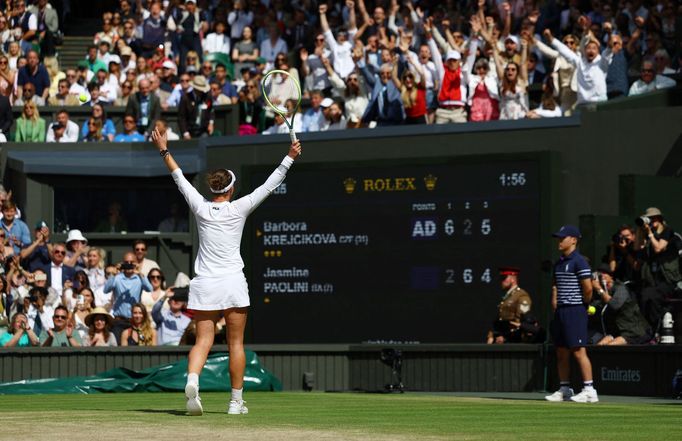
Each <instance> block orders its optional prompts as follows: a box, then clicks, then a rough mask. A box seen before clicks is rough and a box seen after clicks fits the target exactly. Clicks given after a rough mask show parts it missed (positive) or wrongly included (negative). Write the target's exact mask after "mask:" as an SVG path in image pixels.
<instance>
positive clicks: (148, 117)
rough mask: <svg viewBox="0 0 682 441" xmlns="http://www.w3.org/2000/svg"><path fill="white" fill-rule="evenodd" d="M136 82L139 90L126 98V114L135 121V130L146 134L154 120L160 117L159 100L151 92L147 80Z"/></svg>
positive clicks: (152, 125)
mask: <svg viewBox="0 0 682 441" xmlns="http://www.w3.org/2000/svg"><path fill="white" fill-rule="evenodd" d="M138 84H139V92H136V93H134V94H132V95H131V96H130V98H129V99H128V105H127V106H126V114H129V115H132V116H133V117H134V118H135V121H137V131H138V132H140V133H141V134H144V135H145V136H147V135H148V134H149V132H150V130H151V129H152V128H153V127H154V125H155V123H156V120H157V119H159V118H160V117H161V102H160V101H159V98H158V97H157V96H156V95H154V94H153V93H151V85H150V83H149V80H147V79H142V80H140V82H139V83H138Z"/></svg>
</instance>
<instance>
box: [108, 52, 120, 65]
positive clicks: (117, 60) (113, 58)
mask: <svg viewBox="0 0 682 441" xmlns="http://www.w3.org/2000/svg"><path fill="white" fill-rule="evenodd" d="M111 63H116V64H121V58H120V57H119V56H118V55H116V54H113V55H110V56H109V64H111Z"/></svg>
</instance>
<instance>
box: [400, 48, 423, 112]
mask: <svg viewBox="0 0 682 441" xmlns="http://www.w3.org/2000/svg"><path fill="white" fill-rule="evenodd" d="M407 61H408V63H410V64H411V65H412V67H414V69H415V70H417V73H418V75H419V82H417V79H416V77H415V74H414V72H412V71H411V70H409V69H404V70H403V75H402V78H400V79H398V78H397V76H398V71H397V69H394V70H393V74H394V78H393V81H394V82H395V83H396V86H398V88H399V89H400V96H401V98H402V100H403V107H404V108H405V124H426V123H427V119H426V79H425V75H424V69H423V68H422V66H421V64H419V63H418V62H415V61H414V60H413V59H412V58H410V57H407Z"/></svg>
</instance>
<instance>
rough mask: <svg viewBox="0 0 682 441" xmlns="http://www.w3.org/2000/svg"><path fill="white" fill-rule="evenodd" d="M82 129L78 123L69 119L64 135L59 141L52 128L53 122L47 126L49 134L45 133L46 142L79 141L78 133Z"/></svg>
mask: <svg viewBox="0 0 682 441" xmlns="http://www.w3.org/2000/svg"><path fill="white" fill-rule="evenodd" d="M79 133H80V129H79V128H78V124H76V123H75V122H73V121H71V120H69V121H67V123H66V129H65V130H64V136H62V137H61V138H59V141H55V139H54V130H52V124H50V126H49V127H48V128H47V135H45V142H78V135H79Z"/></svg>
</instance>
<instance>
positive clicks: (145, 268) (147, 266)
mask: <svg viewBox="0 0 682 441" xmlns="http://www.w3.org/2000/svg"><path fill="white" fill-rule="evenodd" d="M154 268H159V269H161V268H160V267H159V264H158V263H156V262H155V261H153V260H151V259H147V258H146V257H145V258H144V259H142V265H140V274H142V275H143V276H144V277H147V274H149V271H151V270H153V269H154Z"/></svg>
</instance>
